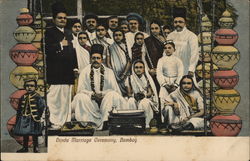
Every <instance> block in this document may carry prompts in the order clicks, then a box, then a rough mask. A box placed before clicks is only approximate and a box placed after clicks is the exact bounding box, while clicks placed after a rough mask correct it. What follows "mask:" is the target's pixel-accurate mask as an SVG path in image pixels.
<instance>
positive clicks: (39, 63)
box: [33, 61, 44, 78]
mask: <svg viewBox="0 0 250 161" xmlns="http://www.w3.org/2000/svg"><path fill="white" fill-rule="evenodd" d="M33 67H34V68H35V69H36V70H37V71H38V78H44V65H43V61H37V62H35V63H34V64H33Z"/></svg>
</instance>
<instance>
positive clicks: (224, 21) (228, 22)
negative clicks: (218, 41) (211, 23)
mask: <svg viewBox="0 0 250 161" xmlns="http://www.w3.org/2000/svg"><path fill="white" fill-rule="evenodd" d="M219 25H220V27H221V28H224V29H231V28H233V26H234V20H233V19H232V16H231V13H230V12H229V11H228V10H226V11H225V12H223V14H222V17H221V18H220V19H219Z"/></svg>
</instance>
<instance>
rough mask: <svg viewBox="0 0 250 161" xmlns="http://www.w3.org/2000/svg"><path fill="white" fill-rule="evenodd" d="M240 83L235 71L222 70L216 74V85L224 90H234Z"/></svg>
mask: <svg viewBox="0 0 250 161" xmlns="http://www.w3.org/2000/svg"><path fill="white" fill-rule="evenodd" d="M238 81H239V75H238V73H237V72H236V71H235V70H220V71H217V72H215V73H214V83H215V84H216V85H218V86H219V87H221V88H224V89H233V88H234V87H235V86H236V85H237V83H238Z"/></svg>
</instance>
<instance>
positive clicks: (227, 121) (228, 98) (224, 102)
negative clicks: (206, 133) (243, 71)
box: [210, 10, 242, 136]
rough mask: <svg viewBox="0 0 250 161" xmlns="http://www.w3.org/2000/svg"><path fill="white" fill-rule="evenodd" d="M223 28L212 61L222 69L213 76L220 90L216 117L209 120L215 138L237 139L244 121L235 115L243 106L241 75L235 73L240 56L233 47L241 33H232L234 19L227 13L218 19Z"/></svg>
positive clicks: (217, 36)
mask: <svg viewBox="0 0 250 161" xmlns="http://www.w3.org/2000/svg"><path fill="white" fill-rule="evenodd" d="M219 25H220V29H218V30H217V31H216V32H215V40H216V42H217V43H218V45H217V46H216V47H215V48H214V49H213V51H212V61H213V62H214V63H215V64H216V65H217V66H218V68H219V70H218V71H217V72H215V73H214V83H215V84H216V85H217V86H218V87H219V88H220V89H218V90H217V91H216V92H215V93H214V95H213V102H214V105H215V107H216V108H217V110H218V111H217V115H216V116H215V117H213V118H212V119H211V120H210V127H211V130H212V133H213V134H214V135H215V136H237V135H238V134H239V132H240V130H241V128H242V121H241V119H240V117H239V116H237V115H236V114H235V109H236V107H237V106H238V104H239V103H240V93H239V92H238V91H237V90H235V89H234V87H235V86H236V85H237V83H238V81H239V75H238V73H237V72H236V71H235V70H233V67H234V65H235V64H236V63H237V62H238V61H239V59H240V53H239V51H238V49H237V48H235V47H234V46H233V45H234V44H235V43H236V41H237V40H238V33H237V32H236V31H235V30H233V26H234V20H233V19H232V17H231V14H230V12H228V11H227V10H226V11H225V12H224V13H223V14H222V17H221V18H220V19H219Z"/></svg>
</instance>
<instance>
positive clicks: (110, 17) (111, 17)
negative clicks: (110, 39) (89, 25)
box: [108, 15, 118, 21]
mask: <svg viewBox="0 0 250 161" xmlns="http://www.w3.org/2000/svg"><path fill="white" fill-rule="evenodd" d="M113 18H118V16H115V15H113V16H109V17H108V21H109V20H111V19H113Z"/></svg>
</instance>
